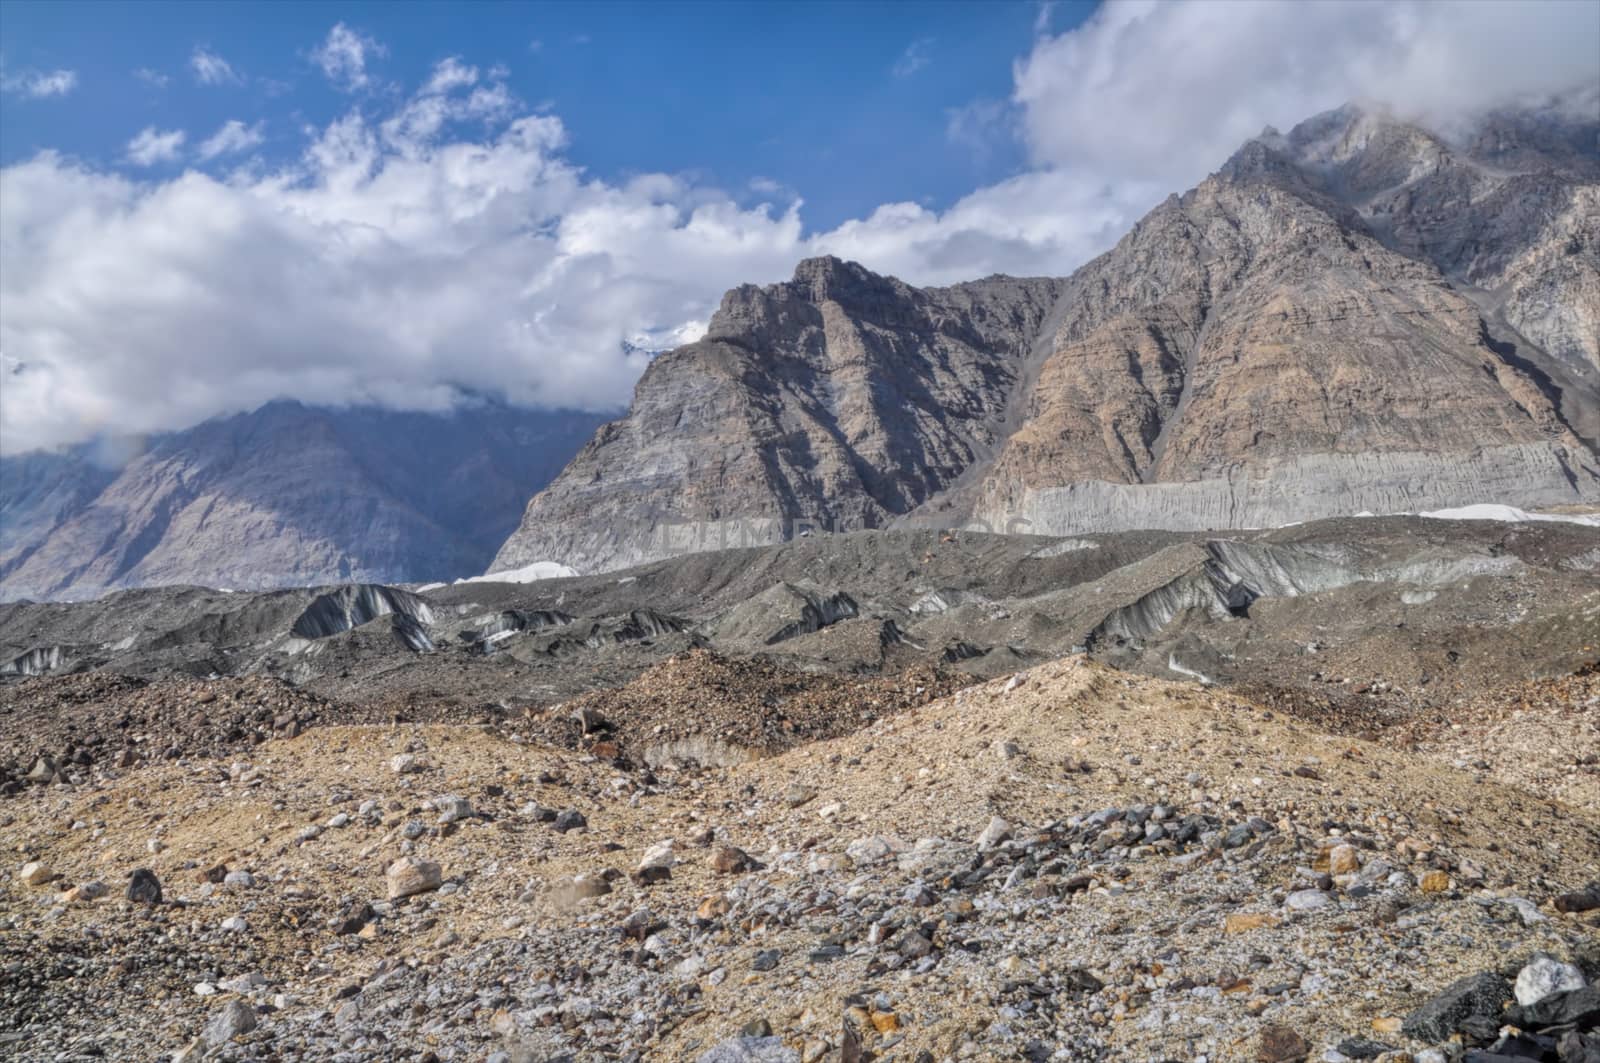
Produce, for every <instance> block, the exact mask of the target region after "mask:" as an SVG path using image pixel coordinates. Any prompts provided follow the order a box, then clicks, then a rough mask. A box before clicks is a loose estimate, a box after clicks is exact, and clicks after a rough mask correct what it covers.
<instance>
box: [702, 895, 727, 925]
mask: <svg viewBox="0 0 1600 1063" xmlns="http://www.w3.org/2000/svg"><path fill="white" fill-rule="evenodd" d="M731 911H733V905H732V904H731V903H730V902H729V901H728V898H726V897H724V896H723V895H722V894H720V893H714V894H712V895H711V896H709V897H707V898H706V899H705V900H703V901H701V902H700V907H698V908H696V909H695V912H694V914H695V917H696V918H697V919H705V920H711V919H720V918H722V917H723V916H725V915H727V914H728V913H729V912H731Z"/></svg>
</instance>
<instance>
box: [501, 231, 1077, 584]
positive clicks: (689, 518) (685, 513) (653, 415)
mask: <svg viewBox="0 0 1600 1063" xmlns="http://www.w3.org/2000/svg"><path fill="white" fill-rule="evenodd" d="M1059 288H1060V284H1059V282H1057V281H1053V280H1015V279H1012V278H1007V277H995V278H990V279H989V280H985V281H977V282H974V283H971V284H963V285H956V286H954V287H951V288H936V289H926V290H921V289H916V288H912V287H910V286H909V285H906V284H902V283H901V282H899V281H897V280H893V279H892V278H887V277H879V276H877V275H876V274H873V273H870V272H868V271H867V270H865V269H862V268H861V267H860V266H857V265H854V264H851V263H845V262H841V261H839V260H838V259H832V258H821V259H811V260H808V261H806V262H802V263H801V264H800V266H799V267H798V269H797V270H796V271H795V275H794V279H793V280H792V281H789V282H787V283H784V284H777V285H773V286H771V287H768V288H756V287H752V286H746V287H743V288H737V289H735V290H734V291H731V292H729V293H728V294H727V295H726V296H725V297H724V298H723V301H722V306H721V308H720V309H719V310H718V311H717V313H716V315H715V316H714V317H713V318H712V320H711V326H710V331H709V332H708V333H707V335H706V337H705V338H704V339H703V340H702V341H700V342H698V343H694V344H690V345H688V346H687V347H680V348H678V349H677V350H675V351H672V352H670V353H668V354H665V355H662V356H661V357H659V358H657V359H656V361H655V362H654V363H652V365H651V366H650V368H649V370H647V371H646V373H645V375H644V377H643V379H641V380H640V382H639V385H638V387H637V388H636V389H635V392H634V401H633V406H632V408H631V410H630V411H629V414H628V416H627V417H626V418H624V419H623V420H620V421H617V422H614V423H612V424H609V425H607V426H605V427H604V428H602V429H601V430H600V432H599V433H597V434H596V436H595V437H594V439H593V440H592V441H591V442H590V444H589V445H588V446H587V447H585V448H584V449H583V451H582V452H581V453H579V455H578V456H577V457H576V458H575V459H573V462H572V464H571V465H569V466H568V467H567V469H566V471H565V472H564V473H563V474H562V475H561V477H560V479H559V480H558V481H557V482H556V483H554V484H552V485H551V488H550V489H548V490H546V491H544V492H542V493H540V494H539V495H537V496H535V497H534V499H533V501H532V502H531V503H530V504H529V506H528V509H527V512H526V513H525V514H524V516H523V520H522V525H521V527H520V528H519V529H518V530H517V532H516V533H515V534H514V535H512V536H511V538H509V539H508V540H507V541H506V543H505V545H504V546H503V547H502V548H501V550H500V553H499V555H498V556H497V557H496V558H495V561H494V564H493V566H492V570H493V571H498V570H503V569H508V568H515V567H518V566H520V565H523V564H527V563H529V562H532V561H536V560H546V559H549V558H556V557H559V558H564V559H566V560H565V561H564V562H563V563H566V564H570V565H572V566H574V567H576V568H578V569H580V570H589V569H598V568H615V567H621V566H623V565H627V564H632V563H636V562H639V561H645V560H653V559H657V558H662V557H670V556H673V555H676V554H682V553H690V552H694V551H697V550H703V549H716V548H718V547H722V546H739V545H761V544H770V543H774V542H780V541H783V540H784V539H787V538H790V537H792V536H794V535H797V534H800V533H801V532H803V531H804V530H805V528H806V527H808V526H809V527H814V528H821V529H831V528H838V527H850V528H857V529H860V528H876V527H882V526H884V525H886V524H888V523H889V522H890V521H891V520H893V519H894V518H895V517H896V516H898V515H900V514H903V513H906V512H909V511H910V510H911V509H913V508H914V507H916V506H917V505H919V504H921V503H923V502H924V501H926V500H928V499H929V498H932V497H934V496H935V495H936V494H937V493H938V492H940V491H942V490H944V489H946V488H947V487H949V485H950V484H952V483H953V482H954V481H955V480H956V478H957V477H958V476H960V474H961V473H962V472H963V471H964V470H966V469H967V468H968V467H970V466H971V464H972V463H973V461H974V460H976V459H977V458H978V456H979V455H980V454H983V453H986V452H988V451H990V450H992V449H993V447H994V446H995V445H996V444H997V443H998V442H999V440H1000V438H1001V428H1002V425H1001V422H1002V420H1003V417H1004V415H1005V399H1006V395H1007V394H1008V393H1009V391H1010V389H1011V387H1012V386H1013V385H1014V383H1015V380H1016V375H1017V373H1018V372H1019V370H1020V368H1021V364H1022V359H1023V355H1024V354H1025V352H1026V350H1027V348H1028V347H1029V346H1030V345H1031V344H1032V343H1033V341H1034V338H1035V336H1036V335H1037V334H1038V331H1039V328H1040V326H1041V324H1042V322H1043V321H1044V318H1045V315H1046V314H1047V312H1048V311H1049V308H1050V306H1051V305H1052V304H1053V302H1054V300H1055V297H1056V294H1057V292H1058V290H1059Z"/></svg>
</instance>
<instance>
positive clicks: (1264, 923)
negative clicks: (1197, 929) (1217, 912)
mask: <svg viewBox="0 0 1600 1063" xmlns="http://www.w3.org/2000/svg"><path fill="white" fill-rule="evenodd" d="M1277 925H1278V919H1277V917H1276V916H1272V915H1268V914H1267V913H1265V912H1238V913H1235V914H1233V915H1230V916H1228V917H1227V918H1226V919H1224V920H1223V921H1222V930H1223V933H1225V934H1245V933H1249V932H1250V931H1252V930H1260V929H1262V928H1263V927H1274V926H1277Z"/></svg>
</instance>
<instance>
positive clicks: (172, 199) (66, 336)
mask: <svg viewBox="0 0 1600 1063" xmlns="http://www.w3.org/2000/svg"><path fill="white" fill-rule="evenodd" d="M1575 85H1577V86H1591V87H1596V89H1595V91H1596V92H1597V93H1600V4H1595V3H1584V2H1576V0H1391V2H1388V3H1383V4H1378V3H1374V2H1370V0H1206V2H1192V3H1171V2H1162V0H1107V2H1105V3H1102V4H1097V5H1088V4H1073V3H1070V2H1063V3H1054V4H1047V5H1046V4H1033V3H1006V2H1002V0H985V2H973V3H962V2H953V0H944V2H938V3H916V2H912V0H903V2H896V3H867V4H845V3H810V4H784V3H745V4H741V3H733V2H731V0H730V2H726V3H717V4H709V3H686V2H673V0H657V2H654V3H648V4H627V3H599V4H584V5H563V4H538V5H526V4H512V3H494V4H475V5H467V4H451V5H431V4H426V3H419V2H409V3H399V4H383V5H378V4H371V5H368V4H308V3H270V4H248V3H212V4H207V3H199V2H185V3H152V2H145V3H138V4H95V3H87V2H82V0H74V2H56V3H48V4H37V3H30V2H27V0H4V2H0V452H6V453H11V452H16V451H19V450H27V449H32V448H37V447H54V446H62V445H68V444H72V443H76V442H81V441H84V440H87V439H92V438H94V437H96V436H102V435H106V434H116V435H125V434H137V433H142V432H150V431H156V430H162V429H175V428H183V427H187V426H189V425H193V424H196V423H198V422H200V421H202V420H205V419H206V418H208V417H214V416H218V415H222V414H227V413H233V412H238V411H241V410H247V409H252V408H254V407H256V406H259V405H260V404H262V403H264V402H267V401H269V400H272V399H276V398H292V399H299V400H301V401H304V402H309V403H324V404H340V403H377V404H381V405H386V406H390V407H394V408H402V409H441V408H447V407H449V406H451V405H453V404H455V403H457V402H458V401H459V400H460V397H461V396H462V395H463V394H464V393H469V392H471V393H492V394H495V395H498V396H501V397H503V398H504V399H506V400H508V401H511V402H514V403H520V404H523V405H527V406H532V407H579V408H584V409H591V410H600V409H607V410H614V409H616V408H618V407H620V406H623V405H625V404H626V403H627V402H628V400H629V397H630V395H631V392H632V388H633V385H634V383H635V381H636V380H637V379H638V377H639V374H640V373H641V372H643V371H644V369H645V367H646V366H647V365H648V364H649V358H648V356H647V355H645V354H641V353H639V352H640V349H641V348H643V349H656V350H659V349H662V348H665V347H671V346H675V345H677V344H680V343H684V342H690V341H693V340H694V339H695V338H697V337H699V336H700V335H702V334H703V333H704V331H705V329H706V326H707V322H708V321H709V319H710V317H711V314H712V313H713V312H714V311H715V309H716V307H717V305H718V301H719V299H720V297H721V295H722V293H723V292H725V291H727V290H728V289H729V288H731V287H734V286H736V285H739V284H743V283H756V284H770V283H773V282H776V281H780V280H783V279H785V278H787V277H789V276H790V275H792V273H793V271H794V267H795V263H796V262H798V261H799V260H800V259H802V258H806V257H809V256H813V255H819V254H833V255H838V256H840V257H843V258H848V259H853V260H855V261H858V262H860V263H862V264H863V265H865V266H866V267H868V268H870V269H873V270H876V271H878V272H880V273H886V274H891V275H894V276H897V277H900V278H901V279H903V280H906V281H908V282H910V283H913V284H953V283H957V282H960V281H963V280H969V279H973V278H978V277H983V276H987V275H989V274H993V273H1008V274H1012V275H1017V276H1038V275H1051V276H1065V275H1067V274H1069V273H1070V272H1071V271H1072V270H1073V269H1075V268H1077V267H1078V266H1079V265H1081V264H1082V263H1083V262H1085V261H1087V260H1088V259H1089V258H1090V257H1092V256H1093V255H1095V254H1098V253H1100V252H1102V251H1104V250H1106V249H1107V248H1108V247H1110V246H1111V245H1112V244H1114V243H1115V242H1116V240H1118V239H1119V238H1120V237H1121V236H1122V235H1123V234H1124V233H1126V232H1127V230H1128V229H1129V227H1130V226H1132V225H1133V224H1134V223H1135V222H1136V221H1137V220H1138V219H1139V218H1140V217H1141V216H1142V215H1143V214H1144V213H1145V212H1146V211H1148V210H1149V209H1150V208H1151V207H1153V206H1154V205H1155V204H1157V203H1159V202H1160V201H1161V200H1162V199H1163V198H1165V197H1166V196H1167V195H1169V194H1171V193H1174V192H1181V191H1183V190H1185V189H1187V188H1190V187H1192V186H1194V185H1195V184H1196V183H1197V182H1199V181H1200V180H1202V179H1204V178H1205V176H1206V175H1207V174H1208V173H1209V172H1211V171H1212V170H1214V169H1215V168H1216V167H1217V166H1219V165H1220V164H1221V163H1222V162H1223V161H1224V160H1226V159H1227V157H1228V155H1229V154H1231V153H1232V152H1233V151H1235V150H1236V149H1237V148H1238V147H1239V146H1240V145H1241V144H1242V143H1244V142H1245V141H1246V140H1248V139H1249V138H1251V137H1253V136H1256V135H1257V134H1258V133H1259V132H1260V131H1261V129H1262V128H1263V127H1264V126H1266V125H1269V124H1270V125H1273V126H1276V127H1278V128H1279V129H1284V130H1287V129H1289V128H1291V127H1293V126H1294V125H1295V124H1296V123H1297V122H1299V121H1302V120H1304V119H1306V118H1308V117H1311V116H1312V115H1315V114H1317V113H1318V112H1320V111H1323V110H1326V109H1329V108H1332V107H1337V106H1339V105H1341V104H1344V103H1347V102H1351V101H1362V102H1364V103H1365V104H1367V105H1369V106H1378V107H1390V108H1393V109H1394V110H1395V111H1396V112H1397V113H1399V114H1401V116H1403V117H1407V118H1416V119H1419V120H1423V121H1428V122H1434V123H1439V124H1440V125H1439V127H1441V128H1443V127H1445V126H1448V125H1449V124H1451V123H1454V122H1456V121H1458V120H1461V119H1466V118H1470V117H1471V116H1472V115H1473V114H1475V113H1478V112H1480V111H1482V110H1483V109H1485V108H1489V107H1494V106H1499V105H1502V104H1504V103H1507V102H1513V101H1527V100H1530V99H1538V98H1544V97H1546V96H1547V95H1548V94H1550V93H1557V92H1561V93H1566V92H1568V91H1569V90H1571V89H1573V87H1574V86H1575ZM1584 99H1586V100H1591V101H1595V102H1594V103H1593V104H1592V105H1593V106H1596V107H1597V109H1600V95H1595V96H1592V97H1584ZM1589 105H1591V104H1589V103H1586V104H1585V106H1589Z"/></svg>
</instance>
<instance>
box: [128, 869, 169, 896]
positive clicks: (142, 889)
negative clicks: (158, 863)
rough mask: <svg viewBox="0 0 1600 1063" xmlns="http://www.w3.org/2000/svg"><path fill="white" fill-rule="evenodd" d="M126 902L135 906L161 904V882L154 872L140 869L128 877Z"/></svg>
mask: <svg viewBox="0 0 1600 1063" xmlns="http://www.w3.org/2000/svg"><path fill="white" fill-rule="evenodd" d="M128 900H130V901H133V902H134V903H135V904H160V903H161V880H160V879H158V878H156V873H155V872H154V871H151V870H150V869H149V868H145V867H141V868H139V869H138V870H137V871H135V872H134V873H133V874H132V875H130V876H128Z"/></svg>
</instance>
